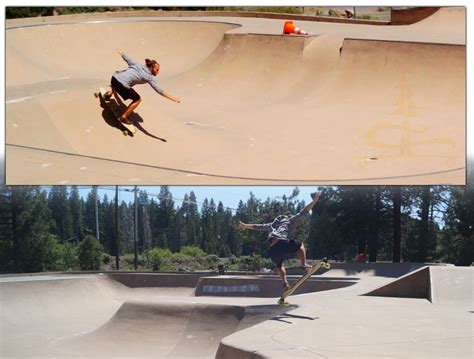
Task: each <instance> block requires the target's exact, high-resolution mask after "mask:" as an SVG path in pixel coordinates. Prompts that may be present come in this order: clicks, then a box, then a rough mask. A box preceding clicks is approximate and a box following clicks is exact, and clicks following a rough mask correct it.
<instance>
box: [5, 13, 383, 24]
mask: <svg viewBox="0 0 474 359" xmlns="http://www.w3.org/2000/svg"><path fill="white" fill-rule="evenodd" d="M128 17H155V18H163V17H251V18H261V19H281V20H300V21H320V22H333V23H346V24H360V25H390V22H386V21H378V20H356V19H345V18H337V17H326V16H309V15H294V14H280V13H267V12H249V11H156V10H148V11H146V10H143V11H113V12H103V13H84V14H72V15H60V16H42V17H32V18H21V19H9V20H7V21H6V28H8V27H9V26H26V25H35V24H36V25H39V24H51V23H55V22H63V21H80V20H98V19H112V18H128Z"/></svg>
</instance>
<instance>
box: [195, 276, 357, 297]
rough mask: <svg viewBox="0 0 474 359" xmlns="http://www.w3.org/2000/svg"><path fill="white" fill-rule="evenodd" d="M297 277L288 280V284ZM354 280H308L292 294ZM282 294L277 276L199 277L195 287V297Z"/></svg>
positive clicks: (346, 285)
mask: <svg viewBox="0 0 474 359" xmlns="http://www.w3.org/2000/svg"><path fill="white" fill-rule="evenodd" d="M298 278H299V276H298V277H294V278H289V279H288V280H289V282H290V284H291V283H293V282H295V281H296V280H297V279H298ZM356 282H357V281H355V280H340V279H337V280H334V279H328V278H324V279H323V278H310V279H308V280H307V281H306V282H305V283H304V284H303V285H302V286H301V287H299V288H298V289H297V290H296V292H295V293H294V294H293V295H295V294H303V293H313V292H321V291H325V290H331V289H338V288H344V287H348V286H351V285H354V284H356ZM281 292H282V284H281V280H280V278H279V277H278V276H273V277H270V276H266V277H263V276H262V277H250V276H240V277H234V276H218V277H201V278H200V279H199V282H198V284H197V287H196V292H195V295H196V296H220V297H260V298H272V297H279V296H280V295H281Z"/></svg>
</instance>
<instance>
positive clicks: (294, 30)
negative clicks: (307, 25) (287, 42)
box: [283, 21, 308, 35]
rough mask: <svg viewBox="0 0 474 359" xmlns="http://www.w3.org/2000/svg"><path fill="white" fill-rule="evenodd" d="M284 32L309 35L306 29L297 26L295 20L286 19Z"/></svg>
mask: <svg viewBox="0 0 474 359" xmlns="http://www.w3.org/2000/svg"><path fill="white" fill-rule="evenodd" d="M283 34H298V35H308V33H307V32H306V31H304V30H301V29H300V28H299V27H296V26H295V25H294V24H293V21H285V24H284V25H283Z"/></svg>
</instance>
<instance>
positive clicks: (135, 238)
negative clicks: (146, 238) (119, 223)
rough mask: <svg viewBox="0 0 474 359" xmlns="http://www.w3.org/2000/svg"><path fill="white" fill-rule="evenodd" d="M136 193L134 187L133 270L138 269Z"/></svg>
mask: <svg viewBox="0 0 474 359" xmlns="http://www.w3.org/2000/svg"><path fill="white" fill-rule="evenodd" d="M137 191H138V188H137V186H135V188H134V190H133V192H134V196H133V197H134V200H135V221H134V226H133V227H134V232H133V243H134V248H135V270H137V268H138V203H137Z"/></svg>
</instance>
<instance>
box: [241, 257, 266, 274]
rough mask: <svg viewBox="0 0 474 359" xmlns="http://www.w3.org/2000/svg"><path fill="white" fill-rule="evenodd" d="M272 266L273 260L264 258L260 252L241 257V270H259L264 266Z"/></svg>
mask: <svg viewBox="0 0 474 359" xmlns="http://www.w3.org/2000/svg"><path fill="white" fill-rule="evenodd" d="M272 266H273V265H272V262H271V260H269V259H266V258H263V257H261V256H259V255H258V254H253V255H251V256H248V257H241V258H240V266H239V270H246V271H251V272H259V271H260V270H262V269H263V268H271V267H272Z"/></svg>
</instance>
